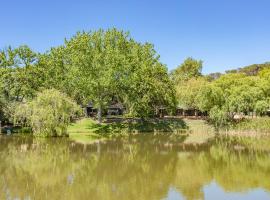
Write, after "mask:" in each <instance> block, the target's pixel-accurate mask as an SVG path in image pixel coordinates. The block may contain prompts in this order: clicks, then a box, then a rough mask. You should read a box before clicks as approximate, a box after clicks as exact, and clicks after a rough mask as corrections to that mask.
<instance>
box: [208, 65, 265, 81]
mask: <svg viewBox="0 0 270 200" xmlns="http://www.w3.org/2000/svg"><path fill="white" fill-rule="evenodd" d="M264 68H270V62H266V63H263V64H253V65H248V66H245V67H240V68H237V69H232V70H227V71H225V74H229V73H244V74H246V75H248V76H256V75H258V73H259V71H261V70H262V69H264ZM222 75H223V74H222V73H219V72H216V73H211V74H208V75H206V76H207V77H208V79H209V80H216V79H218V78H219V77H220V76H222Z"/></svg>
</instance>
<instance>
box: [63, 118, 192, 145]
mask: <svg viewBox="0 0 270 200" xmlns="http://www.w3.org/2000/svg"><path fill="white" fill-rule="evenodd" d="M188 128H189V127H188V125H187V124H186V122H185V121H183V120H182V119H162V120H160V119H149V120H140V119H117V120H112V119H110V120H107V122H105V123H101V124H98V123H97V122H96V121H94V120H92V119H89V118H84V119H81V120H78V121H76V122H75V123H72V124H71V125H70V126H69V127H68V133H69V136H70V138H72V139H76V140H93V139H101V138H111V137H118V136H124V135H128V134H137V133H182V132H185V131H187V130H188Z"/></svg>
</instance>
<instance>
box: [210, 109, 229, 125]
mask: <svg viewBox="0 0 270 200" xmlns="http://www.w3.org/2000/svg"><path fill="white" fill-rule="evenodd" d="M209 119H210V121H211V122H212V123H213V125H214V126H215V128H216V129H217V130H219V129H220V128H222V127H224V126H226V125H228V124H229V121H230V118H229V116H228V112H227V111H226V110H224V108H221V109H220V108H219V107H217V106H215V107H213V108H212V109H211V110H210V112H209Z"/></svg>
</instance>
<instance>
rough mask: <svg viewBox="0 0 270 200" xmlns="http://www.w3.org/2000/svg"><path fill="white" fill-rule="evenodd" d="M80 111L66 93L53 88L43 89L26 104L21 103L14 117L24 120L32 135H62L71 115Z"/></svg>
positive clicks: (22, 121)
mask: <svg viewBox="0 0 270 200" xmlns="http://www.w3.org/2000/svg"><path fill="white" fill-rule="evenodd" d="M80 111H81V109H80V107H79V106H78V105H77V104H76V103H75V102H74V101H73V100H72V99H71V98H69V97H68V96H67V95H65V94H63V93H61V92H59V91H58V90H55V89H48V90H44V91H43V92H40V93H38V95H37V97H36V98H35V99H34V100H33V101H31V102H29V103H26V104H21V105H20V106H19V107H18V108H17V109H16V113H15V118H16V120H17V121H20V122H21V123H24V122H26V124H27V125H29V126H30V127H31V128H32V131H33V133H34V135H40V136H46V137H50V136H64V135H66V134H67V126H68V125H69V123H70V120H71V118H72V117H74V116H75V115H76V114H78V113H79V112H80Z"/></svg>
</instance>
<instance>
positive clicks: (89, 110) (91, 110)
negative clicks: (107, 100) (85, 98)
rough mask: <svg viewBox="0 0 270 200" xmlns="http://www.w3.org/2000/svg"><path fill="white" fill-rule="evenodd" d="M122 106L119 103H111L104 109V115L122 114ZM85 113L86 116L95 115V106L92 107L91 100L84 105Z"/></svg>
mask: <svg viewBox="0 0 270 200" xmlns="http://www.w3.org/2000/svg"><path fill="white" fill-rule="evenodd" d="M124 110H125V108H124V106H123V104H121V103H111V104H110V105H109V106H108V107H107V108H106V109H105V110H104V113H103V114H105V115H122V114H123V113H124ZM86 114H87V116H88V117H94V116H96V115H97V108H95V107H94V105H93V103H92V102H89V103H88V104H87V106H86Z"/></svg>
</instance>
